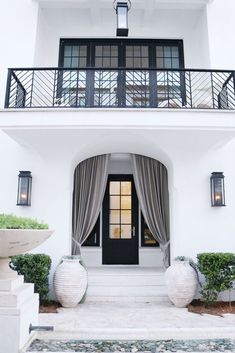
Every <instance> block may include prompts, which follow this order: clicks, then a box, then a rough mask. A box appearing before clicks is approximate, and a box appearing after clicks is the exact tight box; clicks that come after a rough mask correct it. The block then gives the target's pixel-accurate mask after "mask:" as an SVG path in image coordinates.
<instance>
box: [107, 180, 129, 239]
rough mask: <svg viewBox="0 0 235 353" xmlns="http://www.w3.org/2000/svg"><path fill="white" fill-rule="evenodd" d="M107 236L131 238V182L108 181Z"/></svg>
mask: <svg viewBox="0 0 235 353" xmlns="http://www.w3.org/2000/svg"><path fill="white" fill-rule="evenodd" d="M109 238H110V239H132V182H131V181H110V183H109Z"/></svg>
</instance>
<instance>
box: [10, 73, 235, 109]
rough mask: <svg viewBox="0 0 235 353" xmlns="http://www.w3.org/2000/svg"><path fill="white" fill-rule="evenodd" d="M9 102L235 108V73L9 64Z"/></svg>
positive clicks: (19, 105)
mask: <svg viewBox="0 0 235 353" xmlns="http://www.w3.org/2000/svg"><path fill="white" fill-rule="evenodd" d="M5 107H6V108H57V107H58V108H62V107H78V108H91V107H94V108H105V107H106V108H107V107H109V108H185V109H188V108H189V109H192V108H196V109H235V72H234V71H207V70H196V69H195V70H183V69H182V70H155V69H122V68H119V69H97V68H95V69H94V68H89V69H88V68H85V69H81V68H80V69H67V68H45V69H41V68H35V69H9V76H8V83H7V92H6V104H5Z"/></svg>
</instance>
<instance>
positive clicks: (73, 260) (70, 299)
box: [54, 256, 87, 308]
mask: <svg viewBox="0 0 235 353" xmlns="http://www.w3.org/2000/svg"><path fill="white" fill-rule="evenodd" d="M54 289H55V293H56V296H57V299H58V301H59V302H60V304H61V305H62V306H63V307H64V308H74V307H75V306H77V305H78V304H79V303H80V301H81V300H82V298H83V296H84V294H85V292H86V289H87V271H86V270H85V268H84V267H83V266H82V265H81V264H80V256H64V257H63V258H62V262H61V264H60V265H59V266H58V267H57V269H56V271H55V274H54Z"/></svg>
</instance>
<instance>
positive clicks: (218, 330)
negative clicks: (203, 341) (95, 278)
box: [39, 303, 235, 340]
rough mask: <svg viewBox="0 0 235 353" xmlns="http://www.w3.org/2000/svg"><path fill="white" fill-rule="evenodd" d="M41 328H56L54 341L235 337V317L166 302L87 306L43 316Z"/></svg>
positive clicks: (48, 334)
mask: <svg viewBox="0 0 235 353" xmlns="http://www.w3.org/2000/svg"><path fill="white" fill-rule="evenodd" d="M39 320H40V325H52V326H54V329H55V331H54V333H40V335H39V337H40V336H41V337H44V338H49V337H50V338H55V339H59V338H61V339H70V338H76V339H123V340H125V339H156V340H157V339H193V338H195V339H200V338H235V315H232V314H226V315H224V316H223V317H220V316H212V315H208V314H203V315H199V314H193V313H189V312H188V311H187V309H181V308H180V309H179V308H175V307H174V306H173V305H171V304H167V303H162V304H159V303H85V304H80V305H79V306H77V307H76V308H75V309H64V308H61V309H59V313H58V314H40V318H39Z"/></svg>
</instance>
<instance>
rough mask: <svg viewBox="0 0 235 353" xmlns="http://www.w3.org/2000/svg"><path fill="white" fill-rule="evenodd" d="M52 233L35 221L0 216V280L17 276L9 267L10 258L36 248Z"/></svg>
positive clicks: (11, 216)
mask: <svg viewBox="0 0 235 353" xmlns="http://www.w3.org/2000/svg"><path fill="white" fill-rule="evenodd" d="M52 233H53V230H49V229H48V225H47V224H45V223H39V222H38V221H37V220H35V219H32V218H26V217H17V216H14V215H6V214H0V278H12V277H16V276H17V273H16V272H15V271H13V270H12V269H10V267H9V261H10V258H9V257H10V256H15V255H20V254H23V253H25V252H27V251H30V250H32V249H34V248H36V247H38V246H39V245H40V244H41V243H43V242H44V241H45V240H46V239H48V238H49V237H50V236H51V234H52Z"/></svg>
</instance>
